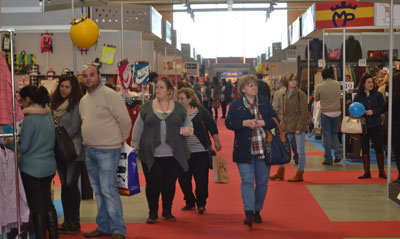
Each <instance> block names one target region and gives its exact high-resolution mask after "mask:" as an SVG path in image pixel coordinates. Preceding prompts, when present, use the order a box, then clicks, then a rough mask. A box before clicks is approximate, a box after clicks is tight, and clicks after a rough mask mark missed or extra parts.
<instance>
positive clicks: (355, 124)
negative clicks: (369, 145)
mask: <svg viewBox="0 0 400 239" xmlns="http://www.w3.org/2000/svg"><path fill="white" fill-rule="evenodd" d="M363 121H364V118H355V117H352V116H344V117H343V120H342V126H341V127H340V130H341V132H342V133H344V134H363ZM364 125H365V124H364Z"/></svg>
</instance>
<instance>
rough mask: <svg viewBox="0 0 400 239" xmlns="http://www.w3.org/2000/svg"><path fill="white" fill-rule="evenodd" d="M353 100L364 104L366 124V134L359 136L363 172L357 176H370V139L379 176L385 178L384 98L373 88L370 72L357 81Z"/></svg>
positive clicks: (362, 177) (360, 177) (361, 177)
mask: <svg viewBox="0 0 400 239" xmlns="http://www.w3.org/2000/svg"><path fill="white" fill-rule="evenodd" d="M354 102H360V103H361V104H363V105H364V107H365V116H364V117H365V121H366V124H367V134H366V135H364V136H363V137H362V138H361V145H362V159H363V166H364V174H363V175H361V176H359V177H358V178H359V179H364V178H371V171H370V155H369V148H370V141H372V147H373V148H374V149H375V153H376V162H377V164H378V169H379V177H380V178H386V173H385V168H384V167H385V164H384V155H383V143H382V124H381V114H382V112H383V110H384V100H383V96H382V94H381V93H379V92H378V91H377V90H376V89H375V86H374V81H373V80H372V76H371V75H370V74H368V73H364V74H363V75H362V77H361V79H360V82H359V83H358V90H357V94H356V96H355V97H354Z"/></svg>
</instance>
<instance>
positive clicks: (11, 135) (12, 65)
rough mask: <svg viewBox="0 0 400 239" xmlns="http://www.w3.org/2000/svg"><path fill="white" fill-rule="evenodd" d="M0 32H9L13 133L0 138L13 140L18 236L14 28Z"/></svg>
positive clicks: (19, 216) (18, 198) (18, 205)
mask: <svg viewBox="0 0 400 239" xmlns="http://www.w3.org/2000/svg"><path fill="white" fill-rule="evenodd" d="M0 33H9V34H10V49H11V50H10V54H11V56H10V57H11V89H12V109H13V133H8V134H0V138H8V137H13V140H14V159H15V160H14V162H15V176H16V177H15V193H16V203H17V211H16V213H17V230H18V235H17V238H20V234H21V205H20V195H19V173H18V160H17V150H18V148H17V114H16V110H15V108H16V102H15V79H14V34H15V29H2V28H0Z"/></svg>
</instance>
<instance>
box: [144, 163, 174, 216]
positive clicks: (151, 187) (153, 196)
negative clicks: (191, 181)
mask: <svg viewBox="0 0 400 239" xmlns="http://www.w3.org/2000/svg"><path fill="white" fill-rule="evenodd" d="M142 166H143V173H144V176H145V179H146V198H147V203H148V205H149V210H150V212H149V214H150V215H158V201H159V198H160V193H161V196H162V206H163V212H171V208H172V201H173V199H174V196H175V185H176V179H177V177H178V172H179V171H178V170H179V168H180V166H179V164H178V162H177V161H176V160H175V158H173V157H157V158H155V161H154V164H153V166H152V167H151V169H149V167H148V165H147V164H145V163H143V164H142Z"/></svg>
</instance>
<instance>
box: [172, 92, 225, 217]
mask: <svg viewBox="0 0 400 239" xmlns="http://www.w3.org/2000/svg"><path fill="white" fill-rule="evenodd" d="M177 95H178V101H179V103H181V104H182V105H183V107H185V109H186V111H187V115H188V118H189V119H190V120H191V121H192V124H193V128H194V134H193V135H191V136H188V137H187V143H188V146H189V150H190V152H191V154H190V159H189V171H187V172H181V174H180V175H179V177H178V181H179V185H180V186H181V189H182V192H183V194H184V199H185V201H186V206H185V207H183V208H182V211H187V210H194V209H195V204H196V205H197V210H198V212H199V213H200V214H202V213H204V211H205V210H206V208H205V205H206V199H207V197H208V172H209V168H210V167H211V166H212V165H210V164H211V162H212V161H211V160H212V158H210V157H212V155H210V154H209V150H211V140H210V136H209V135H210V134H211V135H212V138H213V140H214V146H215V149H216V150H217V151H220V150H221V148H222V147H221V143H220V141H219V135H218V128H217V125H216V124H215V122H214V120H213V118H212V115H211V114H210V112H208V110H206V109H205V108H204V107H203V106H201V104H200V101H199V99H198V98H197V96H196V95H195V93H194V91H193V90H192V89H191V88H181V89H180V90H179V91H178V93H177ZM192 177H194V180H195V183H196V190H195V194H196V196H195V195H194V194H193V192H192V191H193V190H192Z"/></svg>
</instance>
